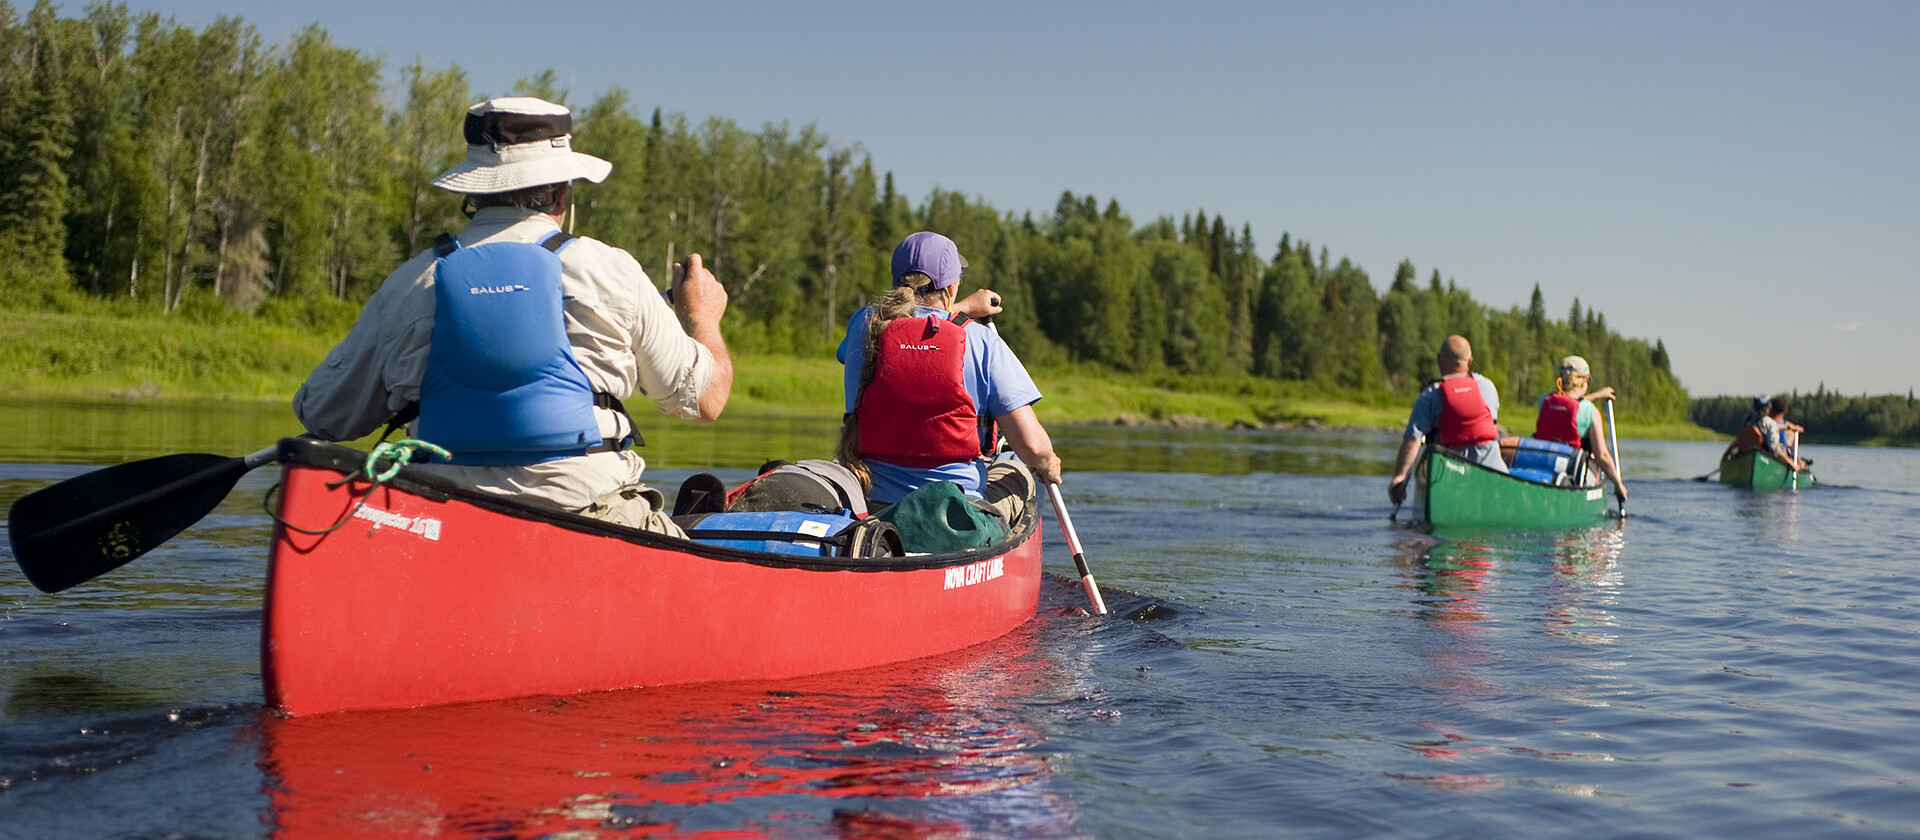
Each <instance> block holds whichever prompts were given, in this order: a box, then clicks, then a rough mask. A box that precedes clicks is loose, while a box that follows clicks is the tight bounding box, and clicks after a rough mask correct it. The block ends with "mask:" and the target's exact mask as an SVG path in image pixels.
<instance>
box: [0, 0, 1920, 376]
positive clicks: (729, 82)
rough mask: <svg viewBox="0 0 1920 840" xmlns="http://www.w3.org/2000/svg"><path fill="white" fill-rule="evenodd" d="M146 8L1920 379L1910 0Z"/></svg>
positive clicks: (1916, 76) (1645, 326) (1681, 349)
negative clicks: (315, 33)
mask: <svg viewBox="0 0 1920 840" xmlns="http://www.w3.org/2000/svg"><path fill="white" fill-rule="evenodd" d="M15 5H16V6H19V5H20V4H19V3H16V4H15ZM129 5H130V7H131V8H133V9H135V10H136V11H154V12H158V13H161V14H163V15H171V16H173V17H175V18H177V19H178V20H179V22H181V23H182V24H185V25H189V26H194V27H196V28H198V27H204V26H205V25H207V24H209V23H211V22H213V20H214V19H215V18H216V17H217V16H219V15H223V14H224V15H231V16H236V17H240V18H242V19H244V20H245V21H247V22H249V23H251V24H253V25H254V26H255V27H256V28H257V29H258V30H259V31H260V33H261V35H262V38H263V39H264V40H265V42H266V43H268V44H271V45H278V44H284V43H286V42H287V41H288V40H289V38H290V36H291V35H292V34H293V33H294V32H296V31H298V30H299V29H301V28H303V27H305V26H307V25H311V24H318V25H319V26H320V27H321V28H322V29H324V30H326V31H327V32H328V34H329V35H330V36H331V37H332V39H333V41H334V43H336V44H338V45H341V46H346V47H351V48H354V49H358V50H361V51H362V52H364V53H366V54H368V55H372V56H376V57H381V58H384V59H385V62H386V67H387V79H388V82H389V84H390V85H391V84H393V83H394V81H395V79H396V78H397V76H398V73H397V69H398V68H399V67H400V66H402V65H405V64H407V63H410V62H411V61H413V60H414V59H416V58H418V59H419V60H420V61H421V62H422V63H423V64H424V65H425V66H426V67H428V68H429V69H441V68H445V67H447V66H449V65H454V64H457V65H459V66H460V67H461V68H462V69H464V70H465V71H466V73H467V75H468V78H469V80H470V81H471V82H472V84H473V88H474V92H475V95H476V98H479V97H482V96H488V95H501V94H506V93H511V92H512V88H513V86H514V83H515V82H516V81H517V80H519V79H522V78H526V77H531V76H534V75H536V74H538V73H539V72H541V71H542V70H545V69H547V68H552V69H553V70H554V71H555V73H556V75H557V77H558V78H559V79H560V80H562V83H563V85H564V86H566V87H567V88H568V90H569V91H570V100H571V101H572V102H573V103H574V104H575V105H576V107H579V106H584V105H586V104H589V103H591V102H592V100H593V99H595V98H597V97H598V96H600V95H601V94H603V93H605V92H606V91H608V90H609V89H611V88H614V87H619V88H623V89H625V90H626V91H628V93H629V94H630V97H631V101H632V103H633V107H634V109H635V112H636V114H637V115H638V116H640V117H641V118H643V119H644V118H645V117H646V115H647V114H648V113H650V112H651V111H652V109H653V108H654V107H656V106H658V107H660V108H661V109H662V110H663V111H665V112H667V113H675V112H678V113H683V114H686V115H687V116H688V117H689V118H691V119H693V120H695V121H698V120H701V119H704V118H706V117H708V116H719V117H724V118H726V119H730V120H732V121H734V122H735V123H737V124H740V125H742V126H745V127H749V128H757V127H758V126H760V125H762V124H763V123H769V122H773V123H778V122H786V123H788V124H790V125H791V126H793V127H796V128H797V127H799V126H802V125H805V124H808V123H812V124H815V125H817V126H818V127H819V129H820V130H821V131H823V132H824V133H826V134H827V135H829V136H830V137H831V138H832V139H833V142H834V144H835V145H846V146H854V147H857V148H859V149H861V150H864V151H865V152H866V153H867V154H869V155H871V157H872V160H873V163H874V165H875V167H876V168H877V169H879V170H881V171H890V172H892V173H893V175H894V178H895V183H896V185H897V187H898V188H899V189H900V191H901V192H902V193H904V194H905V195H906V196H908V197H909V198H910V199H911V200H912V201H914V203H915V204H918V203H919V202H921V201H922V200H924V199H925V198H926V196H927V194H928V193H929V191H931V190H932V189H933V188H935V187H939V188H941V189H944V190H951V191H955V192H960V193H963V194H966V195H968V196H972V197H975V198H978V199H980V200H982V201H984V202H985V203H987V204H989V205H991V206H993V207H995V208H996V209H999V210H1001V211H1011V212H1014V213H1021V212H1024V211H1027V210H1033V211H1034V212H1035V214H1036V215H1044V214H1046V213H1049V212H1051V210H1052V208H1053V206H1054V204H1055V202H1056V201H1057V200H1058V198H1059V197H1060V194H1061V193H1062V192H1064V191H1072V192H1073V193H1075V194H1076V195H1082V196H1084V195H1088V194H1091V195H1094V196H1097V197H1098V198H1099V199H1100V201H1101V203H1102V204H1104V203H1105V202H1106V201H1107V200H1108V199H1114V200H1117V201H1118V202H1119V203H1120V206H1121V207H1122V208H1123V209H1124V210H1126V211H1127V212H1128V213H1129V214H1130V215H1131V216H1132V218H1133V220H1134V222H1135V223H1136V224H1144V223H1146V222H1148V221H1151V220H1152V219H1154V218H1156V217H1159V216H1163V215H1165V216H1171V217H1174V218H1178V217H1180V216H1181V215H1183V214H1191V213H1195V212H1199V211H1201V210H1204V211H1205V212H1207V213H1209V214H1213V215H1223V216H1225V218H1226V220H1227V222H1228V223H1229V224H1230V225H1232V226H1233V227H1235V228H1236V229H1237V228H1238V227H1239V226H1240V225H1242V224H1246V225H1250V226H1251V228H1252V230H1253V234H1254V239H1255V241H1256V242H1257V243H1258V247H1259V249H1260V252H1261V254H1262V256H1268V257H1270V256H1271V255H1272V252H1273V249H1274V248H1275V246H1276V245H1277V243H1278V242H1279V239H1280V236H1281V234H1282V233H1287V234H1291V235H1292V237H1293V238H1294V239H1295V240H1296V241H1298V240H1301V239H1304V240H1306V241H1308V242H1310V243H1311V244H1312V245H1313V247H1314V248H1315V249H1316V250H1317V249H1318V248H1320V247H1321V246H1325V247H1326V248H1327V249H1328V250H1329V252H1330V253H1331V255H1332V257H1333V259H1334V260H1335V261H1338V260H1339V259H1341V258H1343V257H1344V258H1347V259H1350V260H1351V261H1352V262H1353V263H1354V264H1355V265H1357V266H1359V267H1360V268H1362V269H1363V270H1365V271H1366V272H1367V273H1368V275H1369V276H1371V277H1372V279H1373V283H1374V287H1375V288H1376V289H1381V290H1384V289H1385V288H1386V286H1387V285H1388V284H1389V283H1390V282H1391V280H1392V277H1393V272H1394V269H1395V267H1396V266H1397V265H1398V264H1399V263H1400V261H1401V260H1408V261H1411V262H1412V263H1413V265H1414V267H1415V269H1416V270H1417V272H1418V276H1419V278H1420V280H1421V281H1422V282H1425V281H1426V279H1427V278H1428V277H1429V275H1430V274H1431V273H1432V272H1433V271H1435V270H1436V269H1437V270H1438V271H1439V272H1440V274H1441V276H1442V278H1444V279H1446V280H1451V281H1453V282H1454V283H1456V284H1458V285H1459V286H1461V287H1462V288H1465V289H1467V290H1469V291H1470V292H1471V293H1472V294H1473V296H1474V298H1475V299H1477V300H1479V301H1480V302H1482V303H1484V304H1487V305H1489V306H1492V307H1495V308H1501V309H1504V308H1507V307H1511V306H1518V307H1522V308H1524V307H1525V306H1526V304H1527V302H1528V299H1529V298H1530V296H1531V294H1532V290H1533V288H1534V286H1535V284H1538V285H1539V287H1540V289H1541V292H1542V294H1543V295H1544V297H1545V300H1546V304H1547V311H1548V312H1549V313H1550V314H1551V315H1553V316H1555V317H1561V318H1564V317H1565V315H1566V313H1567V311H1568V310H1569V308H1570V306H1571V304H1572V303H1573V301H1574V299H1575V298H1576V297H1577V298H1578V299H1579V301H1580V302H1581V304H1582V305H1583V306H1590V307H1596V308H1598V309H1599V310H1600V311H1601V312H1602V313H1603V314H1604V315H1605V316H1606V318H1607V325H1608V327H1609V328H1611V329H1612V330H1614V331H1615V332H1618V333H1620V334H1622V335H1625V336H1628V337H1632V338H1640V339H1645V340H1646V341H1648V342H1652V341H1654V340H1655V339H1659V340H1662V341H1664V342H1665V343H1666V346H1667V349H1668V351H1669V353H1670V354H1671V357H1672V360H1673V370H1674V373H1675V374H1677V375H1678V376H1679V377H1680V379H1681V382H1682V383H1683V384H1685V385H1686V386H1687V388H1688V390H1689V391H1691V392H1692V393H1693V394H1694V395H1695V396H1705V395H1712V394H1758V393H1768V392H1786V391H1791V390H1797V391H1800V392H1811V391H1813V390H1815V389H1816V388H1820V387H1823V386H1824V388H1825V389H1826V390H1829V391H1833V390H1838V391H1841V392H1843V393H1847V394H1862V393H1872V394H1883V393H1905V392H1908V391H1910V390H1913V389H1914V388H1915V387H1916V385H1920V374H1916V372H1915V371H1916V370H1917V369H1920V330H1916V329H1915V328H1914V326H1913V324H1914V322H1915V321H1916V319H1920V3H1914V2H1907V0H1889V1H1888V2H1855V1H1854V0H1832V1H1831V2H1818V3H1814V2H1795V3H1784V2H1767V1H1766V0H1752V1H1749V0H1742V1H1741V2H1688V1H1687V0H1659V1H1658V2H1643V1H1642V0H1625V2H1609V3H1578V4H1576V3H1530V2H1478V0H1470V1H1469V2H1448V3H1431V2H1416V1H1413V0H1408V1H1407V2H1398V1H1395V2H1384V1H1383V2H1368V0H1358V1H1357V2H1340V3H1327V2H1315V3H1286V2H1244V3H1215V2H1205V0H1198V2H1185V3H1166V2H1136V0H1105V1H1104V2H1082V3H1052V2H1045V0H1016V2H999V1H998V0H988V1H987V2H965V3H884V2H837V0H812V1H811V2H704V3H689V2H675V3H658V2H632V1H631V0H629V1H628V2H603V0H583V1H582V2H573V3H550V4H544V5H542V4H533V3H526V2H518V3H504V2H493V0H467V2H463V3H435V4H408V3H392V2H386V3H375V2H368V0H332V2H329V3H325V4H307V3H274V4H265V3H258V2H252V0H129ZM82 7H83V4H81V3H78V2H72V1H71V0H69V2H67V3H65V4H64V5H63V14H65V15H69V16H73V15H78V14H79V13H80V10H81V9H82ZM613 177H616V178H617V177H619V173H618V172H616V173H614V176H613ZM615 244H619V243H615ZM962 245H963V248H964V246H965V243H962ZM1596 384H1597V385H1605V384H1607V383H1604V382H1601V383H1596ZM1621 399H1622V408H1623V409H1625V408H1626V407H1627V405H1628V403H1629V402H1630V401H1631V400H1632V394H1630V393H1629V394H1622V395H1621Z"/></svg>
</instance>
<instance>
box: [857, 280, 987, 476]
mask: <svg viewBox="0 0 1920 840" xmlns="http://www.w3.org/2000/svg"><path fill="white" fill-rule="evenodd" d="M873 352H874V359H873V381H872V382H869V383H867V386H866V389H865V390H864V391H863V392H862V393H861V396H860V409H859V413H858V414H857V415H855V418H854V419H855V422H856V423H857V424H858V431H859V447H860V454H862V455H865V456H867V457H871V458H878V459H880V460H882V461H886V462H888V463H891V464H899V465H901V466H906V467H938V466H944V465H946V464H952V463H955V462H959V461H970V460H972V459H974V458H977V457H979V456H980V454H981V444H980V437H979V434H980V413H979V411H978V410H977V409H975V408H974V406H973V397H971V396H969V395H968V394H967V386H966V383H965V382H964V381H963V376H964V367H965V364H966V358H967V332H966V325H965V324H964V322H963V323H955V322H952V321H949V320H947V319H946V317H945V316H941V315H928V316H915V317H911V318H898V319H895V320H894V321H892V322H891V323H889V324H887V325H886V327H884V328H882V329H881V330H880V339H879V341H877V342H875V343H874V348H873Z"/></svg>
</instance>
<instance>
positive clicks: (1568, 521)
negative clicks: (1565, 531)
mask: <svg viewBox="0 0 1920 840" xmlns="http://www.w3.org/2000/svg"><path fill="white" fill-rule="evenodd" d="M1436 476H1437V480H1436ZM1414 492H1415V498H1414V500H1413V501H1414V504H1413V510H1414V513H1415V515H1417V516H1419V517H1420V518H1421V519H1424V520H1426V521H1427V522H1429V523H1431V524H1434V525H1447V526H1456V525H1466V526H1501V527H1510V526H1511V527H1564V526H1569V525H1592V524H1595V523H1598V522H1601V521H1604V520H1605V519H1606V518H1607V494H1606V488H1605V487H1603V486H1598V485H1596V486H1593V487H1557V486H1554V485H1550V484H1540V483H1537V482H1533V481H1528V480H1526V479H1524V478H1519V477H1517V476H1512V475H1508V474H1506V473H1503V472H1500V471H1499V470H1493V469H1488V468H1487V467H1483V466H1481V465H1479V464H1476V463H1473V462H1471V461H1467V460H1465V459H1463V458H1460V457H1458V456H1455V455H1453V454H1452V453H1449V452H1444V451H1439V450H1435V449H1429V450H1427V452H1426V453H1425V454H1424V455H1422V456H1421V460H1420V466H1419V468H1418V469H1416V470H1415V471H1414Z"/></svg>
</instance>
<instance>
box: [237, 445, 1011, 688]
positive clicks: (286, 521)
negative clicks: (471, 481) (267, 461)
mask: <svg viewBox="0 0 1920 840" xmlns="http://www.w3.org/2000/svg"><path fill="white" fill-rule="evenodd" d="M364 457H365V456H364V454H363V453H360V452H357V451H354V450H352V449H348V448H346V447H341V446H335V445H332V444H324V443H318V442H314V441H308V440H295V439H289V440H287V441H283V442H282V445H281V453H280V460H281V462H282V463H283V464H285V465H286V468H285V469H286V472H285V475H284V477H283V479H282V483H281V487H280V489H279V511H278V512H279V519H280V524H279V525H277V526H276V527H275V529H274V538H273V550H272V556H271V559H270V565H269V569H268V576H267V598H266V622H265V626H264V629H263V634H262V639H261V661H262V676H263V678H264V680H265V683H266V695H267V702H268V703H269V704H270V705H274V706H277V707H279V708H281V709H283V710H284V711H286V712H287V713H289V714H292V715H311V714H319V713H324V712H334V711H342V710H348V709H384V708H410V707H415V706H427V705H434V704H441V703H454V702H461V701H468V700H487V699H496V698H506V697H518V696H523V695H532V694H571V693H575V692H580V691H594V690H605V689H618V688H629V687H636V686H653V685H672V684H683V683H698V682H718V681H730V680H749V679H779V678H786V677H795V676H802V675H807V674H818V673H825V672H829V671H841V670H849V669H855V668H865V667H870V666H874V665H882V664H886V663H890V662H899V661H903V660H907V659H913V658H917V657H921V656H928V655H932V654H936V653H942V652H946V651H952V650H958V649H960V648H964V647H967V646H969V645H973V644H977V643H979V642H983V641H987V640H990V639H994V638H997V637H999V636H1001V635H1003V634H1005V633H1007V632H1008V631H1010V630H1012V629H1013V628H1015V627H1017V626H1019V625H1020V624H1021V623H1022V622H1025V621H1026V620H1027V619H1029V618H1032V617H1033V615H1034V612H1035V609H1036V607H1037V604H1038V597H1039V586H1040V579H1041V572H1040V535H1039V530H1038V528H1037V522H1038V518H1037V517H1035V516H1032V515H1029V516H1027V517H1025V521H1023V522H1020V523H1016V525H1015V527H1014V528H1013V533H1012V534H1011V535H1009V537H1008V538H1007V539H1006V540H1005V541H1004V542H1002V543H1000V544H997V545H994V546H989V547H988V548H986V549H984V550H981V551H977V552H971V553H964V554H946V555H931V556H915V557H905V558H842V557H801V556H795V555H787V554H770V553H763V552H754V551H742V550H737V549H731V548H725V547H720V546H709V545H702V544H699V543H693V542H689V541H686V540H680V539H674V538H671V537H665V536H661V535H657V534H650V533H645V532H639V531H634V530H631V529H627V528H621V527H617V526H612V525H608V524H606V523H604V522H600V521H598V520H594V519H589V518H586V517H582V516H575V515H570V514H562V513H551V512H545V511H536V510H531V509H528V508H525V507H521V506H519V505H515V504H513V503H511V502H508V501H504V500H501V499H498V498H495V497H490V496H486V495H484V494H479V493H475V492H471V491H466V490H463V489H461V488H459V487H457V486H455V485H453V484H451V483H448V482H444V481H440V480H437V479H436V478H435V477H433V476H429V475H419V474H416V473H415V471H412V470H404V469H403V470H402V471H401V472H400V474H399V475H398V476H396V477H394V478H393V479H391V480H389V481H387V482H385V483H383V484H380V485H377V486H376V485H372V484H370V483H368V482H367V481H366V480H365V479H364V477H356V478H355V479H354V480H352V481H343V479H344V478H346V477H347V476H348V475H352V474H354V473H355V471H356V469H357V467H358V466H359V465H360V463H361V462H362V459H363V458H364ZM339 522H344V524H342V525H340V526H339V527H338V528H335V529H333V530H331V531H327V532H326V533H310V532H319V531H326V529H328V528H329V527H331V526H333V525H334V524H335V523H339Z"/></svg>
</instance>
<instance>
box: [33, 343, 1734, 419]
mask: <svg viewBox="0 0 1920 840" xmlns="http://www.w3.org/2000/svg"><path fill="white" fill-rule="evenodd" d="M8 316H9V317H8V318H7V319H6V323H7V326H6V327H5V328H4V329H3V330H0V338H4V340H0V395H5V396H10V397H29V398H48V399H89V400H93V399H134V400H148V399H153V400H168V401H173V400H193V401H205V400H227V401H245V402H283V401H285V400H287V399H288V398H289V397H290V396H291V395H292V394H293V392H294V390H295V389H297V388H298V387H299V385H300V383H301V381H303V380H304V379H305V378H306V376H307V374H308V373H309V372H310V371H311V370H312V368H313V365H314V364H316V363H317V362H318V361H319V360H320V359H321V358H323V357H324V356H325V355H326V352H327V350H328V348H330V347H331V346H332V345H333V343H334V341H335V340H336V338H337V337H336V336H334V335H332V334H331V331H325V330H311V329H296V328H293V327H288V326H279V325H272V324H266V323H261V322H259V321H257V320H246V321H241V322H238V323H218V324H208V323H199V322H195V321H192V320H188V319H181V318H172V319H160V318H150V317H142V318H122V317H111V316H98V315H91V316H82V315H77V314H63V313H40V312H35V313H25V312H14V313H8ZM734 366H735V371H734V394H733V398H732V400H731V402H730V404H729V412H730V413H736V414H755V415H773V416H788V417H813V418H832V417H836V416H838V415H839V413H840V374H841V370H840V365H839V364H838V363H837V362H835V361H833V360H832V359H831V358H804V359H803V358H794V357H785V356H756V355H745V354H743V355H740V356H738V357H736V358H735V360H734ZM1032 373H1033V376H1034V380H1035V381H1036V382H1038V383H1039V385H1040V388H1041V390H1042V391H1043V392H1045V393H1046V395H1047V396H1046V398H1045V399H1044V400H1042V401H1041V403H1040V404H1039V405H1038V406H1037V407H1036V408H1037V411H1038V413H1039V415H1040V418H1041V420H1042V421H1044V422H1046V423H1048V424H1060V425H1121V426H1166V427H1178V428H1242V429H1325V430H1334V431H1338V430H1395V429H1398V428H1400V427H1401V425H1402V424H1404V423H1405V422H1406V412H1407V406H1406V402H1405V400H1404V399H1403V398H1400V397H1397V396H1392V395H1369V394H1360V393H1353V392H1346V391H1341V390H1338V389H1330V388H1324V387H1318V386H1314V385H1310V384H1307V383H1299V382H1279V381H1274V380H1267V379H1260V378H1256V377H1251V376H1240V377H1219V378H1204V377H1174V376H1169V375H1159V376H1156V375H1122V374H1117V373H1113V372H1110V371H1104V370H1099V369H1095V368H1091V367H1081V366H1059V367H1042V368H1035V369H1033V371H1032ZM1628 405H1629V403H1628V402H1627V401H1625V400H1623V401H1622V403H1621V412H1622V413H1621V416H1620V417H1619V420H1620V434H1621V436H1622V437H1633V438H1652V439H1666V440H1712V439H1715V438H1716V437H1719V436H1718V435H1716V434H1714V433H1713V432H1712V431H1710V430H1708V429H1704V428H1701V427H1699V426H1694V425H1692V424H1688V423H1672V422H1669V423H1658V424H1651V423H1639V422H1636V421H1635V420H1634V418H1633V417H1632V415H1631V413H1630V412H1629V411H1627V410H1626V408H1627V406H1628Z"/></svg>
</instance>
